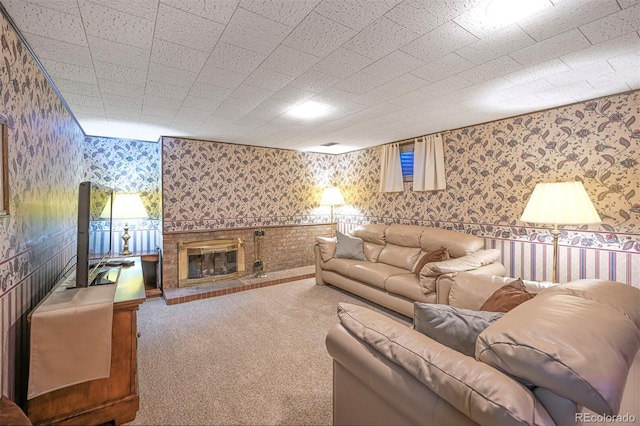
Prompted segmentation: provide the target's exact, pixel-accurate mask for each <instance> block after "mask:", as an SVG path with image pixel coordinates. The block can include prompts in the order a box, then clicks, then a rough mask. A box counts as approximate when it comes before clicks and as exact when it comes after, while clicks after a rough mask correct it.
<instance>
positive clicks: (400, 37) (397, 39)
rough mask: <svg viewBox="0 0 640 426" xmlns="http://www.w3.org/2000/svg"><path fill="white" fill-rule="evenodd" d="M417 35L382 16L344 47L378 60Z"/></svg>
mask: <svg viewBox="0 0 640 426" xmlns="http://www.w3.org/2000/svg"><path fill="white" fill-rule="evenodd" d="M416 37H417V35H416V34H414V33H412V32H411V31H409V30H408V29H406V28H404V27H403V26H401V25H398V24H396V23H395V22H393V21H392V20H390V19H387V18H384V17H382V18H380V19H378V20H377V21H376V22H374V23H373V24H371V25H370V26H368V27H367V28H365V29H364V30H362V31H361V32H359V33H358V34H357V35H356V36H355V37H353V38H352V39H351V40H348V41H347V42H345V43H344V44H343V45H342V47H344V48H346V49H349V50H351V51H353V52H356V53H358V54H360V55H363V56H366V57H367V58H370V59H373V60H378V59H380V58H382V57H384V56H386V55H388V54H389V53H391V52H393V51H394V50H396V49H398V48H400V47H402V46H404V45H405V44H407V43H409V42H410V41H411V40H413V39H415V38H416ZM408 53H410V52H408Z"/></svg>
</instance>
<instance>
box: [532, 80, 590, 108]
mask: <svg viewBox="0 0 640 426" xmlns="http://www.w3.org/2000/svg"><path fill="white" fill-rule="evenodd" d="M590 90H593V86H591V85H590V84H589V83H587V82H586V81H578V82H575V83H571V84H568V85H565V86H561V87H555V88H553V89H550V90H545V91H542V92H538V93H537V94H536V96H538V97H540V98H541V99H543V100H545V101H548V102H550V103H552V104H554V105H562V104H566V103H567V98H569V99H572V100H574V101H577V100H580V99H581V98H582V96H583V94H584V93H585V92H587V91H590Z"/></svg>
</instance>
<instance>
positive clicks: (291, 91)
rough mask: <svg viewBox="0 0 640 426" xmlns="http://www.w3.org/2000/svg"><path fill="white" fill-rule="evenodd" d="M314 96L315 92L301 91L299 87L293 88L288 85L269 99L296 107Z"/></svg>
mask: <svg viewBox="0 0 640 426" xmlns="http://www.w3.org/2000/svg"><path fill="white" fill-rule="evenodd" d="M315 94H316V92H313V91H311V90H306V89H302V88H300V87H295V86H293V85H292V84H289V85H288V86H286V87H284V88H282V89H280V90H278V91H277V92H276V93H274V94H273V95H272V96H271V99H275V100H278V101H282V102H286V103H289V104H293V105H297V104H299V103H302V102H304V101H307V100H309V99H311V98H312V97H313V96H314V95H315Z"/></svg>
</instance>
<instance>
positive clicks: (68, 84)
mask: <svg viewBox="0 0 640 426" xmlns="http://www.w3.org/2000/svg"><path fill="white" fill-rule="evenodd" d="M52 79H53V82H54V84H55V85H56V87H57V88H58V90H59V91H60V92H62V93H65V94H66V93H75V94H77V95H87V96H93V97H98V98H99V97H100V87H99V86H98V85H97V84H93V83H82V82H79V81H74V80H67V79H66V78H62V77H52Z"/></svg>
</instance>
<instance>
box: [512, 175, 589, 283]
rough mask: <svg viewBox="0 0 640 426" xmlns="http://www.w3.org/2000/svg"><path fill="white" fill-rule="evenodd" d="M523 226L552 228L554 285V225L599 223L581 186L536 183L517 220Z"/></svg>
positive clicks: (556, 241) (553, 278) (555, 257)
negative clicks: (541, 225)
mask: <svg viewBox="0 0 640 426" xmlns="http://www.w3.org/2000/svg"><path fill="white" fill-rule="evenodd" d="M520 220H521V221H523V222H530V223H539V224H548V225H553V229H552V230H551V234H552V235H553V277H552V281H553V282H554V283H556V282H558V272H557V270H558V236H559V235H560V231H559V230H558V225H560V224H564V225H585V224H589V223H600V222H602V220H601V219H600V216H599V215H598V212H597V211H596V209H595V207H594V206H593V203H592V202H591V199H590V198H589V195H588V194H587V191H586V190H585V189H584V186H583V185H582V182H579V181H575V182H552V183H539V184H537V185H536V187H535V188H534V189H533V192H532V193H531V197H529V202H528V203H527V206H526V207H525V209H524V212H523V213H522V217H521V218H520Z"/></svg>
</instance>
